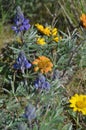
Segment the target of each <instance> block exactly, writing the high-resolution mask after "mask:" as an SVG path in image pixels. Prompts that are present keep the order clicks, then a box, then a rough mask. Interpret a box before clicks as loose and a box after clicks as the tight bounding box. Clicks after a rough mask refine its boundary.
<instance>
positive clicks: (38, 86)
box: [34, 74, 50, 90]
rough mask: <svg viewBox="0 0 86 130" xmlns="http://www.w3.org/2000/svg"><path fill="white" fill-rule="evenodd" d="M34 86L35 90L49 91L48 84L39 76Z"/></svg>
mask: <svg viewBox="0 0 86 130" xmlns="http://www.w3.org/2000/svg"><path fill="white" fill-rule="evenodd" d="M34 86H35V88H36V89H42V90H49V89H50V83H49V82H48V81H46V79H45V77H44V76H43V75H42V74H40V75H39V77H38V78H37V79H36V80H35V82H34Z"/></svg>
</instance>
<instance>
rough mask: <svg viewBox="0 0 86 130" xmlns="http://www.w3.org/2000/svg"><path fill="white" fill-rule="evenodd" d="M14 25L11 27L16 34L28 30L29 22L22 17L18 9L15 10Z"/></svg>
mask: <svg viewBox="0 0 86 130" xmlns="http://www.w3.org/2000/svg"><path fill="white" fill-rule="evenodd" d="M14 23H15V26H13V27H12V29H13V30H14V31H15V32H16V33H19V32H22V31H26V30H28V29H29V28H30V24H29V20H28V19H25V18H24V15H23V13H22V11H21V8H20V7H17V9H16V16H15V19H14Z"/></svg>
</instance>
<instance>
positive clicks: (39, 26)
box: [35, 23, 44, 32]
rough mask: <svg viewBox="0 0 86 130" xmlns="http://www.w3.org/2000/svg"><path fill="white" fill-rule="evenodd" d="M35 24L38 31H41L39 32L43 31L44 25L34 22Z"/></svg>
mask: <svg viewBox="0 0 86 130" xmlns="http://www.w3.org/2000/svg"><path fill="white" fill-rule="evenodd" d="M35 26H36V27H37V29H38V30H39V31H41V32H43V31H44V27H43V25H41V24H39V23H37V24H35Z"/></svg>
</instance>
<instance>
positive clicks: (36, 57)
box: [0, 6, 86, 130]
mask: <svg viewBox="0 0 86 130" xmlns="http://www.w3.org/2000/svg"><path fill="white" fill-rule="evenodd" d="M80 20H81V21H82V22H83V26H84V27H85V22H86V19H85V15H82V16H81V17H80ZM12 29H13V30H14V32H15V33H16V36H15V37H16V38H15V39H17V38H18V39H19V40H14V41H13V43H12V44H8V45H7V48H6V49H5V50H4V52H3V53H2V55H1V59H0V61H1V63H0V64H1V66H0V73H1V86H2V87H1V90H2V96H1V99H0V108H1V111H0V130H9V129H10V130H79V129H80V130H81V129H83V130H85V128H86V125H85V120H86V95H85V94H82V93H80V92H77V93H76V92H74V93H76V94H75V95H74V96H72V95H73V94H71V93H69V92H68V89H67V88H66V86H67V85H68V83H69V82H70V79H71V78H72V77H73V75H74V74H75V72H76V70H77V68H79V63H80V62H81V61H80V58H81V51H82V47H83V42H84V41H85V39H84V38H82V37H80V33H81V32H82V30H81V32H80V28H79V29H78V28H77V29H75V30H74V31H73V32H72V33H71V32H70V31H69V30H68V34H66V33H64V32H62V31H61V30H60V29H59V28H57V27H52V23H51V25H48V24H45V25H42V24H39V23H36V24H35V25H30V24H29V20H28V19H26V18H25V17H24V14H23V12H22V11H21V8H20V7H19V6H18V7H17V9H16V15H15V18H14V26H12ZM82 29H83V28H82ZM83 39H84V40H83ZM20 43H21V44H20ZM74 89H75V88H74ZM75 90H76V89H75ZM78 93H80V94H78Z"/></svg>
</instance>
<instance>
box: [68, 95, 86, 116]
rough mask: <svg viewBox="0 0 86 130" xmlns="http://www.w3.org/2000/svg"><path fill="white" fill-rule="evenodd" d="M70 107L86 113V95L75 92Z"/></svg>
mask: <svg viewBox="0 0 86 130" xmlns="http://www.w3.org/2000/svg"><path fill="white" fill-rule="evenodd" d="M69 102H70V103H71V104H70V107H72V108H73V111H79V112H82V114H83V115H86V95H82V94H81V95H78V94H75V95H74V96H72V97H71V99H70V100H69Z"/></svg>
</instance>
